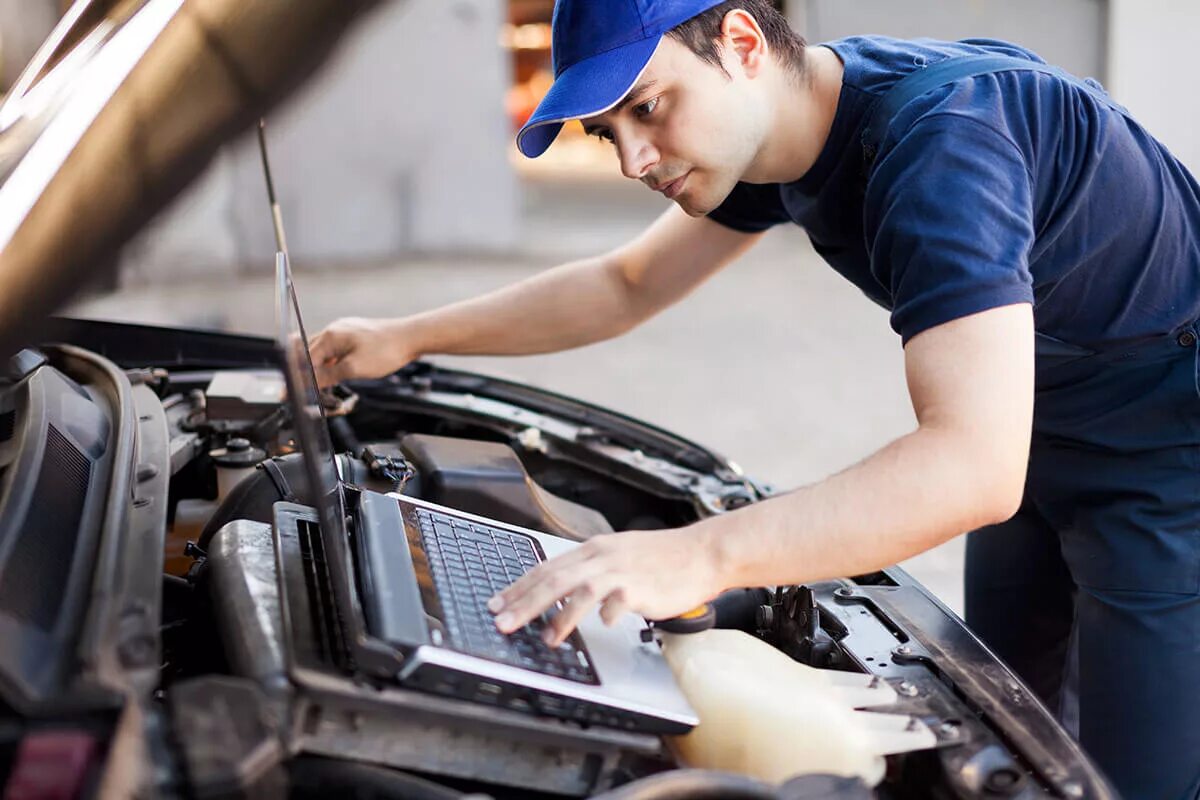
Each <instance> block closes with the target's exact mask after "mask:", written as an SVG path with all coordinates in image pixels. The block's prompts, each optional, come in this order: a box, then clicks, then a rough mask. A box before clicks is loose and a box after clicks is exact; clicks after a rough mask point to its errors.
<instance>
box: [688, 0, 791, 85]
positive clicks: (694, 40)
mask: <svg viewBox="0 0 1200 800" xmlns="http://www.w3.org/2000/svg"><path fill="white" fill-rule="evenodd" d="M737 10H742V11H746V12H747V13H749V14H750V15H751V16H752V17H754V19H756V20H757V21H758V26H759V27H760V28H762V32H763V36H764V37H765V38H766V40H767V45H768V46H770V48H771V49H772V50H773V51H774V52H775V57H776V58H777V59H778V60H779V63H781V64H783V65H784V66H786V67H789V68H791V70H792V72H794V73H795V74H796V76H797V77H803V75H804V48H805V46H806V43H805V41H804V37H803V36H801V35H800V34H798V33H796V31H795V30H793V28H792V26H791V25H789V24H788V21H787V18H786V17H784V16H783V14H781V13H779V10H778V9H777V8H775V5H774V4H773V3H772V2H771V0H725V2H723V3H718V4H717V5H715V6H713V7H712V8H710V9H709V10H708V11H703V12H701V13H699V14H697V15H696V16H694V17H692V18H691V19H689V20H688V21H687V22H684V23H681V24H679V25H677V26H675V27H674V28H672V29H671V30H669V31H667V35H668V36H670V37H671V38H672V39H674V40H675V41H677V42H679V43H680V44H682V45H683V46H684V47H686V48H687V49H689V50H691V51H692V52H693V53H695V54H696V57H697V58H699V59H700V60H701V61H706V62H708V63H709V64H712V65H713V66H714V67H716V68H717V69H719V70H721V72H724V73H725V75H726V77H728V76H729V73H728V72H727V71H726V69H725V66H724V65H723V64H722V63H721V53H720V50H719V49H718V48H717V42H718V41H719V40H720V39H721V23H722V22H723V21H724V20H725V15H726V14H728V13H729V12H730V11H737Z"/></svg>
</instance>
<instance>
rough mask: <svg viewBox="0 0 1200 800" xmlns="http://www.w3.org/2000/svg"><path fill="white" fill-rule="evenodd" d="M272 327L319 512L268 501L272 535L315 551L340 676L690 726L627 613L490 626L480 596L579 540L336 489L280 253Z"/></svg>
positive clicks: (667, 726)
mask: <svg viewBox="0 0 1200 800" xmlns="http://www.w3.org/2000/svg"><path fill="white" fill-rule="evenodd" d="M276 317H277V323H278V338H277V346H278V349H279V351H280V358H281V363H282V364H283V365H284V367H285V370H284V372H285V378H286V382H287V389H288V404H289V406H290V409H291V412H292V415H293V418H294V425H295V433H296V440H297V445H298V448H299V450H300V451H301V453H302V454H303V460H304V462H305V475H306V476H307V478H308V481H309V483H310V487H309V488H310V493H309V496H310V497H312V498H315V502H316V508H315V513H314V509H313V508H310V507H308V506H302V505H298V504H295V503H285V502H281V503H278V504H276V506H275V520H274V522H275V528H276V536H277V537H282V538H288V539H296V540H300V541H307V542H309V543H310V544H309V545H308V546H307V547H308V549H307V550H305V552H306V553H312V552H313V551H314V547H313V544H312V543H315V544H316V545H318V546H319V550H320V552H321V558H322V559H323V561H324V570H325V577H326V578H327V580H328V583H329V585H330V587H331V590H332V591H331V593H330V594H331V598H330V602H331V603H332V605H333V606H334V608H333V612H334V613H333V614H332V615H330V616H331V618H332V619H336V626H335V627H336V628H337V629H338V630H337V636H336V637H335V639H334V640H332V641H333V642H334V643H333V644H332V645H331V647H332V648H333V649H336V650H338V651H340V652H339V653H338V654H337V655H339V656H340V657H343V658H344V664H345V665H346V666H348V667H349V668H350V669H351V670H353V671H354V672H356V673H358V674H361V675H364V676H368V677H370V678H372V679H375V680H378V681H381V682H385V683H395V684H398V685H400V686H402V687H406V688H411V689H416V690H420V691H423V692H429V693H432V694H437V695H445V696H450V697H455V698H459V699H465V700H470V701H473V702H476V703H483V704H488V705H493V706H499V707H503V708H508V709H512V710H517V711H522V712H528V713H530V714H538V715H549V716H553V717H560V718H565V719H571V720H575V721H578V722H582V723H586V724H589V725H602V726H606V727H611V728H619V729H625V730H630V731H640V732H646V733H655V734H681V733H686V732H687V731H689V730H690V729H692V728H693V727H694V726H695V725H696V724H697V723H698V719H697V717H696V714H695V712H694V711H693V710H692V708H691V707H690V706H689V705H688V702H687V700H686V698H684V696H683V694H682V693H681V691H680V690H679V688H678V686H677V685H676V683H675V679H674V676H673V675H672V673H671V670H670V668H669V666H668V665H667V663H666V660H665V659H664V658H663V656H662V653H661V651H660V649H659V647H658V645H657V644H656V643H655V642H653V641H649V642H647V641H644V640H643V636H642V632H643V631H644V630H645V628H646V624H645V622H644V620H641V619H640V618H638V617H637V616H636V615H633V614H626V615H624V617H623V618H621V619H620V620H618V621H617V623H616V624H614V625H613V626H612V627H609V626H606V625H605V624H604V623H603V621H602V620H601V618H600V615H599V613H598V611H596V610H593V611H592V612H591V613H590V614H589V615H588V616H587V617H585V618H584V620H583V621H582V622H581V623H580V625H579V627H578V629H577V630H576V631H575V632H574V633H573V634H572V635H571V636H570V637H569V638H568V639H567V641H566V642H565V643H564V644H563V646H561V647H560V648H557V649H550V648H549V647H547V646H546V645H545V644H544V643H543V642H542V640H541V636H540V634H541V630H542V629H543V627H544V625H545V624H546V623H545V621H544V620H535V621H534V623H532V624H531V625H529V626H527V627H526V628H524V629H522V630H521V631H517V632H515V633H514V634H510V635H504V634H501V633H500V632H499V630H498V629H497V628H496V627H495V624H494V622H493V618H492V615H491V613H490V612H489V611H488V610H487V608H486V605H485V604H486V602H487V600H488V598H490V597H491V596H492V595H493V594H494V593H495V592H496V591H498V590H499V589H501V588H503V587H504V586H506V585H508V584H509V583H511V582H512V581H513V580H515V579H516V578H517V577H519V576H520V575H522V574H524V572H526V571H527V570H529V569H530V568H532V567H533V566H534V565H536V564H537V563H539V562H541V561H543V560H545V559H547V558H551V557H553V556H555V555H558V554H560V553H564V552H566V551H568V550H570V549H571V548H572V547H576V546H578V545H577V543H575V542H572V541H570V540H567V539H563V538H561V537H557V536H553V535H549V534H545V533H541V532H538V531H533V530H528V529H525V528H521V527H518V526H514V525H509V524H507V523H504V522H501V521H499V520H494V519H488V518H486V517H480V516H477V515H473V514H468V513H464V512H462V511H457V510H455V509H451V508H447V507H444V506H440V505H437V504H434V503H429V502H426V501H423V500H420V499H416V498H412V497H405V496H403V495H400V494H396V493H388V494H384V493H381V492H376V491H371V490H367V489H363V488H360V487H357V486H353V485H350V484H347V483H344V482H343V480H342V477H341V475H340V473H339V470H338V463H337V458H336V456H335V453H334V450H333V446H332V443H331V440H330V437H329V431H328V427H327V425H326V423H325V419H324V411H323V408H322V404H321V401H320V395H319V392H318V388H317V383H316V377H315V373H314V371H313V366H312V360H311V358H310V356H309V351H308V340H307V337H306V336H305V332H304V327H303V323H302V322H301V318H300V309H299V303H298V300H297V296H296V291H295V287H294V285H293V283H292V277H291V271H290V267H289V265H288V258H287V255H286V253H284V252H279V253H277V255H276ZM281 552H282V551H281ZM305 557H306V558H311V555H310V556H305ZM668 568H669V567H668ZM647 638H649V637H647Z"/></svg>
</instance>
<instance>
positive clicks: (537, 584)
mask: <svg viewBox="0 0 1200 800" xmlns="http://www.w3.org/2000/svg"><path fill="white" fill-rule="evenodd" d="M558 561H567V560H566V559H565V558H564V559H552V560H551V561H548V562H546V563H545V564H544V565H543V566H544V567H545V570H544V571H543V572H542V574H541V575H540V576H537V577H536V579H535V580H534V581H533V583H532V584H531V585H528V586H527V587H526V588H525V591H524V592H523V593H522V594H521V595H520V597H517V598H516V599H513V600H506V602H505V606H504V611H503V612H501V613H500V616H498V617H496V627H498V628H499V629H500V630H501V631H503V632H504V633H512V632H513V631H515V630H516V629H517V628H520V627H521V626H523V625H527V624H529V622H530V620H532V619H533V618H534V617H537V616H540V615H541V614H543V613H545V612H546V611H547V610H548V609H549V608H550V607H551V606H553V605H554V603H555V602H556V601H558V600H561V599H562V598H564V597H566V596H567V595H570V594H573V593H574V592H575V591H576V590H577V589H579V588H580V587H581V586H583V585H584V584H586V583H587V582H588V581H589V580H590V579H591V578H592V576H593V574H594V572H595V568H594V567H592V566H589V564H590V562H587V561H585V562H583V563H582V564H572V563H571V562H569V561H567V563H565V564H563V563H556V562H558ZM530 578H534V576H533V574H532V573H530V574H529V575H526V576H525V577H524V578H522V579H521V581H527V580H529V579H530Z"/></svg>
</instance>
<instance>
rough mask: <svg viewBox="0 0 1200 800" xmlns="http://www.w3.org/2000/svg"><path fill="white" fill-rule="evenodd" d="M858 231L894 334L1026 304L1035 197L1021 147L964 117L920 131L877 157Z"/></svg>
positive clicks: (946, 118)
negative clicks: (886, 300)
mask: <svg viewBox="0 0 1200 800" xmlns="http://www.w3.org/2000/svg"><path fill="white" fill-rule="evenodd" d="M864 232H865V235H866V239H867V247H868V250H869V252H870V256H871V270H872V272H873V273H874V275H875V278H876V279H877V280H878V281H879V282H880V283H881V284H882V285H883V286H884V287H886V288H887V289H888V291H889V293H890V295H891V298H892V318H891V324H892V328H893V329H895V331H896V332H897V333H899V334H900V336H901V337H902V339H903V340H904V341H905V342H907V341H908V340H909V339H911V338H912V337H914V336H916V335H917V334H918V333H921V332H922V331H924V330H927V329H929V328H932V327H935V326H937V325H941V324H942V323H945V322H950V321H951V320H954V319H958V318H960V317H965V316H968V315H970V314H974V313H977V312H980V311H986V310H988V309H991V308H998V307H1000V306H1006V305H1012V304H1014V303H1021V302H1028V303H1032V302H1033V279H1032V277H1031V275H1030V271H1029V253H1030V250H1031V248H1032V246H1033V242H1034V224H1033V189H1032V181H1031V179H1030V174H1029V170H1028V169H1027V168H1026V165H1025V160H1024V158H1023V157H1022V155H1021V151H1020V150H1019V149H1018V147H1017V146H1016V145H1015V144H1014V143H1013V142H1012V140H1011V139H1009V138H1008V137H1007V136H1005V135H1004V134H1003V133H1001V132H1000V131H998V130H995V129H993V128H992V127H990V126H989V125H987V124H986V123H983V122H980V121H979V120H976V119H974V118H971V117H965V116H960V115H954V114H942V115H937V116H932V117H928V118H926V119H924V120H921V121H919V122H917V124H916V125H914V126H913V127H912V128H911V129H910V130H909V131H908V132H907V133H905V134H904V135H903V137H902V138H901V139H900V141H899V142H897V143H896V144H895V146H894V147H892V148H890V149H887V150H884V151H883V152H882V153H881V158H880V160H879V161H878V162H877V164H876V167H875V170H874V172H873V173H872V175H871V178H870V181H869V183H868V185H867V194H866V199H865V203H864Z"/></svg>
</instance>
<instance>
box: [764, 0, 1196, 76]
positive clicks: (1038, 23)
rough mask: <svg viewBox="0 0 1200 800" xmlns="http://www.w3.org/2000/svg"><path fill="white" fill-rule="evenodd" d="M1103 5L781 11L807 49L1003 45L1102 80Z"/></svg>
mask: <svg viewBox="0 0 1200 800" xmlns="http://www.w3.org/2000/svg"><path fill="white" fill-rule="evenodd" d="M1192 1H1193V2H1194V0H1192ZM1180 2H1187V0H1180ZM1107 5H1108V3H1107V2H1106V0H1053V2H1046V0H904V1H903V2H896V0H789V2H788V6H787V8H788V14H789V16H790V17H791V20H792V24H793V25H794V26H795V27H796V29H797V30H799V31H800V32H801V33H803V34H804V36H805V38H807V39H808V40H809V41H810V42H822V41H827V40H829V39H837V38H839V37H842V36H850V35H853V34H865V33H876V34H883V35H886V36H897V37H900V38H915V37H919V36H927V37H931V38H934V39H967V38H979V37H986V38H992V39H1005V40H1008V41H1011V42H1014V43H1016V44H1020V45H1022V46H1024V47H1028V48H1029V49H1030V50H1033V51H1034V52H1036V53H1037V54H1038V55H1040V56H1042V57H1043V58H1045V59H1046V60H1047V61H1050V62H1053V63H1055V64H1058V65H1059V66H1061V67H1064V68H1065V69H1067V70H1069V71H1071V72H1074V73H1076V74H1080V75H1090V76H1093V77H1096V78H1099V79H1100V80H1104V78H1105V60H1106V46H1105V39H1106V29H1107Z"/></svg>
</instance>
